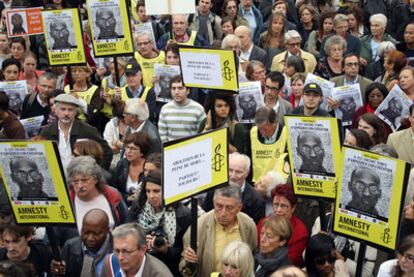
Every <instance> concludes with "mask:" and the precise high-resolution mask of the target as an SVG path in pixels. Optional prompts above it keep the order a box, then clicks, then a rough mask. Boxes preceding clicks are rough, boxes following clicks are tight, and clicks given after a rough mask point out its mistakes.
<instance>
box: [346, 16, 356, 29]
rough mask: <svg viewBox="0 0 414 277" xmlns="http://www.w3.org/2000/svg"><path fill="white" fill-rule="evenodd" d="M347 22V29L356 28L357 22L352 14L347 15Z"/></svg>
mask: <svg viewBox="0 0 414 277" xmlns="http://www.w3.org/2000/svg"><path fill="white" fill-rule="evenodd" d="M348 21H349V28H350V29H353V28H357V27H358V21H357V19H356V17H355V15H353V14H352V13H350V14H348Z"/></svg>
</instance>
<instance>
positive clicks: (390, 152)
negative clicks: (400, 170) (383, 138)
mask: <svg viewBox="0 0 414 277" xmlns="http://www.w3.org/2000/svg"><path fill="white" fill-rule="evenodd" d="M370 151H372V152H374V153H377V154H381V155H384V156H388V157H391V158H396V159H398V153H397V151H395V149H394V148H393V147H391V146H389V145H388V144H385V143H380V144H377V145H375V146H373V147H371V149H370Z"/></svg>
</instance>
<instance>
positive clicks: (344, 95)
mask: <svg viewBox="0 0 414 277" xmlns="http://www.w3.org/2000/svg"><path fill="white" fill-rule="evenodd" d="M331 96H332V98H333V99H335V100H339V102H340V105H339V107H338V108H337V109H336V110H335V115H336V118H338V119H341V120H342V126H349V125H352V117H353V115H354V114H355V111H356V110H357V109H358V108H359V107H362V105H363V104H364V103H363V101H362V95H361V88H360V87H359V84H353V85H349V86H341V87H335V88H333V89H332V94H331Z"/></svg>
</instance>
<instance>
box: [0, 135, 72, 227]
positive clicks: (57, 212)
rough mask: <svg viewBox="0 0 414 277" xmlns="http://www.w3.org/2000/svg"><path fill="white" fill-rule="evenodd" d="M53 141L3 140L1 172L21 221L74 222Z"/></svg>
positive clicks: (35, 222)
mask: <svg viewBox="0 0 414 277" xmlns="http://www.w3.org/2000/svg"><path fill="white" fill-rule="evenodd" d="M57 152H58V150H57V146H56V144H53V143H52V142H51V141H18V142H0V159H1V160H2V163H1V164H0V174H1V179H2V182H3V185H4V187H5V189H6V192H7V196H8V199H9V201H10V205H11V207H12V210H13V213H14V216H15V219H16V222H17V223H18V224H74V223H75V217H74V214H73V211H72V207H71V203H70V199H69V196H68V191H67V186H66V184H65V182H64V175H63V170H62V168H61V166H60V164H59V160H58V157H57V156H56V153H57Z"/></svg>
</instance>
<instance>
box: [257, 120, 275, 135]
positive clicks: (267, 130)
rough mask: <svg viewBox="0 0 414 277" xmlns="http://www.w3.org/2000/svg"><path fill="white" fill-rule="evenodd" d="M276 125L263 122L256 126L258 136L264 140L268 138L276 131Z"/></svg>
mask: <svg viewBox="0 0 414 277" xmlns="http://www.w3.org/2000/svg"><path fill="white" fill-rule="evenodd" d="M277 125H278V123H273V124H272V123H269V122H265V123H263V124H261V125H258V126H257V129H258V130H259V132H260V134H261V135H262V137H264V138H270V137H271V136H272V135H273V134H274V133H275V131H276V128H277Z"/></svg>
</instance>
